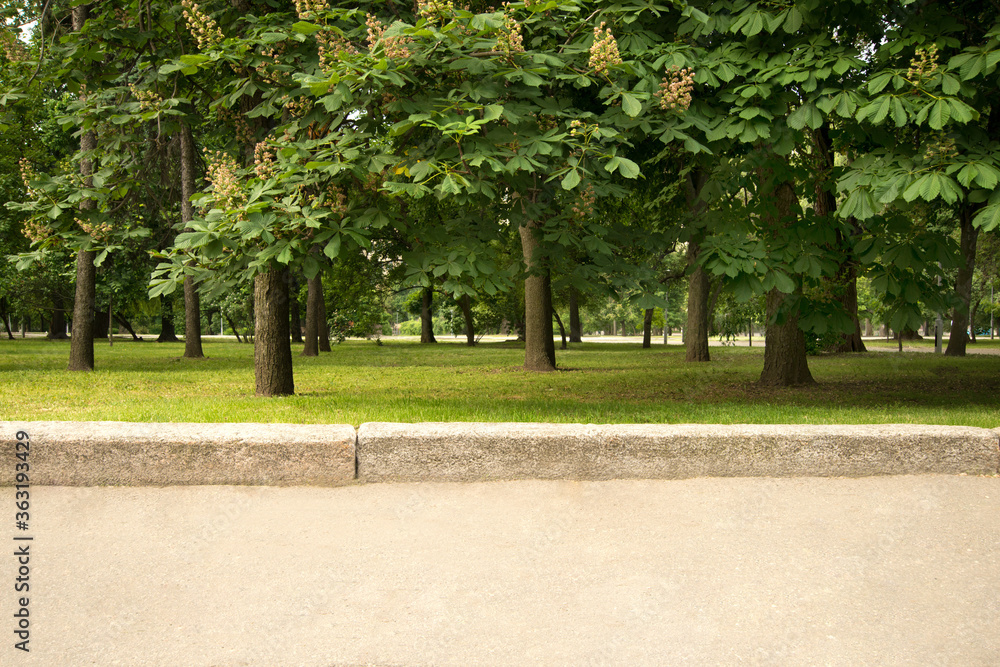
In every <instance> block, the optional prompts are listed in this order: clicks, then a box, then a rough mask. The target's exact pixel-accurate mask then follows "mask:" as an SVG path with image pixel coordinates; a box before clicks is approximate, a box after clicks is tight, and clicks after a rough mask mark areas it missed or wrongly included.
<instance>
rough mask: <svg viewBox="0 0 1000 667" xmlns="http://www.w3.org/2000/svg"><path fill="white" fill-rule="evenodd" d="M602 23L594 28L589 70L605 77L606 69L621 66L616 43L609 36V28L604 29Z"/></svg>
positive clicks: (612, 36)
mask: <svg viewBox="0 0 1000 667" xmlns="http://www.w3.org/2000/svg"><path fill="white" fill-rule="evenodd" d="M604 26H605V23H604V21H601V25H599V26H598V27H596V28H594V43H593V44H591V45H590V63H589V65H590V69H592V70H594V71H595V72H597V73H598V74H604V75H607V73H608V69H609V68H611V67H614V66H615V65H621V64H622V57H621V54H620V53H618V42H617V41H616V40H615V36H614V35H612V34H611V29H610V28H605V27H604Z"/></svg>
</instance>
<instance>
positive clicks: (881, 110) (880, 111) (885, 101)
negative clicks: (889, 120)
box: [871, 95, 893, 125]
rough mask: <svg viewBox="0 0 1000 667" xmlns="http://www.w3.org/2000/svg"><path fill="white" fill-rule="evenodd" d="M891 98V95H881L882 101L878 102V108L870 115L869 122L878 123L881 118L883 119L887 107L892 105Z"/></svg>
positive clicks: (886, 113)
mask: <svg viewBox="0 0 1000 667" xmlns="http://www.w3.org/2000/svg"><path fill="white" fill-rule="evenodd" d="M892 100H893V96H892V95H885V96H883V97H882V102H881V103H880V104H879V106H878V108H877V109H876V110H875V113H874V114H873V115H872V117H871V122H872V124H873V125H878V124H879V123H881V122H882V121H883V120H885V117H886V116H888V115H889V108H890V107H891V105H892Z"/></svg>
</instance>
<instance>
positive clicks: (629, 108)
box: [622, 93, 642, 118]
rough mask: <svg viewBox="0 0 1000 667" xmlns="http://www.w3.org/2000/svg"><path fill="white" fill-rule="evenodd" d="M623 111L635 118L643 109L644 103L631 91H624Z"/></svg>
mask: <svg viewBox="0 0 1000 667" xmlns="http://www.w3.org/2000/svg"><path fill="white" fill-rule="evenodd" d="M622 111H624V112H625V113H626V115H628V116H631V117H632V118H635V117H636V116H638V115H639V113H640V112H641V111H642V103H641V102H639V100H638V99H636V98H635V96H634V95H631V94H630V93H622Z"/></svg>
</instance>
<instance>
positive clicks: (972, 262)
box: [944, 206, 979, 357]
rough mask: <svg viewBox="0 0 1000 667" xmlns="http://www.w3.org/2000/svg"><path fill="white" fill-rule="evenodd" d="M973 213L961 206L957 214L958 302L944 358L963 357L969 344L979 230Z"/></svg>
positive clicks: (953, 313) (953, 314) (966, 207)
mask: <svg viewBox="0 0 1000 667" xmlns="http://www.w3.org/2000/svg"><path fill="white" fill-rule="evenodd" d="M972 218H973V212H972V209H970V208H969V207H968V206H962V208H961V209H960V212H959V224H960V226H961V230H962V238H961V240H960V241H959V245H960V247H961V251H962V264H961V266H959V267H958V277H957V278H956V279H955V296H956V297H958V300H959V302H960V305H959V306H956V307H955V310H954V311H953V312H952V317H951V334H949V336H948V348H947V349H946V350H945V351H944V353H945V356H949V357H964V356H965V346H966V345H967V344H968V342H969V335H968V334H967V333H966V331H965V330H966V327H968V326H969V306H970V305H971V302H972V274H973V272H974V271H975V270H976V242H977V241H978V239H979V230H978V229H977V228H976V227H973V226H972Z"/></svg>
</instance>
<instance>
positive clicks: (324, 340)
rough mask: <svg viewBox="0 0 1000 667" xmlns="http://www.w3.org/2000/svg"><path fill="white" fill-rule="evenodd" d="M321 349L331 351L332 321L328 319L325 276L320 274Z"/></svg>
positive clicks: (321, 350)
mask: <svg viewBox="0 0 1000 667" xmlns="http://www.w3.org/2000/svg"><path fill="white" fill-rule="evenodd" d="M319 351H320V352H330V323H329V322H327V320H326V292H324V291H323V276H322V274H320V276H319Z"/></svg>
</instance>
